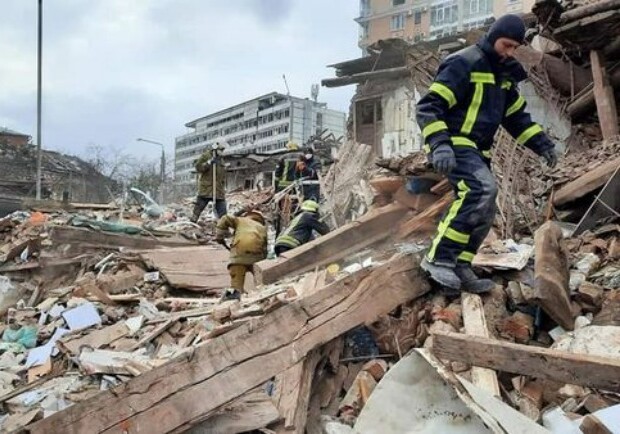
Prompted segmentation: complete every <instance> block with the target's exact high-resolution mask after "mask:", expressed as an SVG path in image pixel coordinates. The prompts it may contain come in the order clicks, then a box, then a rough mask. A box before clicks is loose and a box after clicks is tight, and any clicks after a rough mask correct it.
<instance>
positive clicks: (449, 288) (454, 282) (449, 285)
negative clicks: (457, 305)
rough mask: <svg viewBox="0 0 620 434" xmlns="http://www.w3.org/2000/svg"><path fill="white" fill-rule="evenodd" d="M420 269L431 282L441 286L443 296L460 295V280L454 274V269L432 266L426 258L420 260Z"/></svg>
mask: <svg viewBox="0 0 620 434" xmlns="http://www.w3.org/2000/svg"><path fill="white" fill-rule="evenodd" d="M420 267H421V268H422V270H424V271H426V272H427V273H428V275H429V277H430V278H431V279H432V280H433V281H435V282H437V283H438V284H439V285H441V286H442V288H443V292H444V295H446V296H455V295H459V294H460V292H459V290H460V289H461V279H460V278H459V276H457V275H456V273H455V272H454V268H452V267H448V266H445V265H437V264H433V263H432V262H430V261H428V260H427V259H426V258H424V259H423V260H422V263H421V264H420Z"/></svg>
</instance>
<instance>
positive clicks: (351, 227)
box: [254, 204, 408, 285]
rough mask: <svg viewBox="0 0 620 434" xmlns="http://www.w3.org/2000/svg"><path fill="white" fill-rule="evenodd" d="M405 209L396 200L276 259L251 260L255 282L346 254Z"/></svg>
mask: <svg viewBox="0 0 620 434" xmlns="http://www.w3.org/2000/svg"><path fill="white" fill-rule="evenodd" d="M407 211H408V209H407V208H405V207H403V206H401V205H400V204H390V205H387V206H384V207H382V208H378V209H376V210H373V211H371V212H369V213H368V214H366V215H364V216H362V217H360V219H359V220H356V221H354V222H351V223H349V224H347V225H345V226H342V227H340V228H338V229H336V230H335V231H333V232H330V233H328V234H327V235H323V236H322V237H319V238H317V239H316V240H314V241H311V242H309V243H306V244H304V245H302V246H299V247H297V248H295V249H293V250H290V251H288V252H286V253H283V254H282V255H280V257H279V258H278V259H276V260H265V261H260V262H258V263H256V264H254V277H255V279H256V282H257V284H259V285H264V284H268V283H273V282H276V281H278V280H280V279H281V278H283V277H285V276H288V275H289V274H293V273H303V272H304V271H307V270H312V269H314V268H315V267H320V266H323V265H327V264H329V263H331V262H335V261H339V260H341V259H343V258H346V257H347V256H348V255H350V254H352V253H355V252H357V251H359V250H361V249H363V248H365V247H368V246H370V245H372V244H374V243H376V242H378V241H381V240H383V239H385V238H387V237H388V236H390V234H391V229H392V228H393V227H394V225H395V224H396V223H397V222H398V221H399V220H400V219H401V218H402V217H403V216H404V215H405V214H406V213H407Z"/></svg>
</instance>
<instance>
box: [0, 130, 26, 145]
mask: <svg viewBox="0 0 620 434" xmlns="http://www.w3.org/2000/svg"><path fill="white" fill-rule="evenodd" d="M29 142H30V136H29V135H28V134H23V133H20V132H17V131H13V130H10V129H8V128H6V127H0V145H9V146H26V145H27V144H28V143H29Z"/></svg>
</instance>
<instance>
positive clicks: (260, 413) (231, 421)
mask: <svg viewBox="0 0 620 434" xmlns="http://www.w3.org/2000/svg"><path fill="white" fill-rule="evenodd" d="M279 419H280V413H279V412H278V409H277V408H276V406H275V405H274V404H273V401H272V399H271V397H269V395H267V394H266V393H265V392H264V391H263V390H262V388H257V389H254V390H252V391H250V392H248V393H246V394H245V395H242V396H241V397H239V398H238V399H236V400H234V401H233V402H231V403H229V404H226V405H224V406H222V407H221V408H220V409H218V410H217V411H216V412H215V414H214V415H213V416H212V417H210V418H208V419H207V420H205V421H203V422H200V423H199V424H197V425H195V426H194V427H192V425H193V423H191V424H187V425H186V426H184V427H180V428H179V429H177V430H175V431H174V432H178V433H182V432H183V433H185V434H213V433H238V432H251V431H254V430H257V429H260V428H264V427H266V426H267V425H269V424H271V423H273V422H276V421H277V420H279ZM194 422H195V421H194ZM188 428H189V429H188Z"/></svg>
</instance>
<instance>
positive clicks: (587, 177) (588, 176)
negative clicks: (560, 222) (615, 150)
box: [553, 158, 620, 206]
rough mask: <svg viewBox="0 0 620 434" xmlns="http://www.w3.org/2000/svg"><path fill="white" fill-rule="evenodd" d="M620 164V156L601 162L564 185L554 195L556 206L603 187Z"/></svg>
mask: <svg viewBox="0 0 620 434" xmlns="http://www.w3.org/2000/svg"><path fill="white" fill-rule="evenodd" d="M619 166H620V158H616V159H615V160H612V161H608V162H607V163H604V164H601V165H600V166H598V167H597V168H595V169H594V170H590V171H589V172H587V173H585V174H584V175H582V176H580V177H579V178H577V179H575V180H573V181H571V182H569V183H568V184H565V185H563V186H562V187H561V188H560V189H559V190H558V191H556V192H555V195H554V196H553V204H554V205H555V206H558V205H563V204H565V203H569V202H572V201H574V200H577V199H579V198H581V197H583V196H585V195H586V194H588V193H592V192H593V191H594V190H596V189H597V188H600V187H602V186H603V185H605V183H606V182H607V181H608V180H609V178H611V176H612V175H613V174H614V172H615V171H616V169H617V168H618V167H619Z"/></svg>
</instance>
